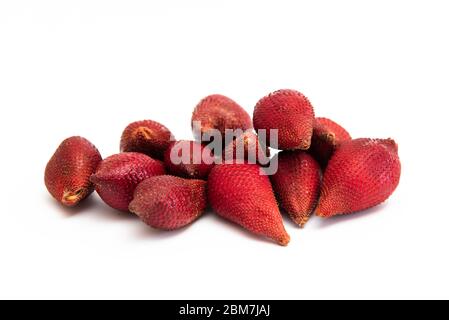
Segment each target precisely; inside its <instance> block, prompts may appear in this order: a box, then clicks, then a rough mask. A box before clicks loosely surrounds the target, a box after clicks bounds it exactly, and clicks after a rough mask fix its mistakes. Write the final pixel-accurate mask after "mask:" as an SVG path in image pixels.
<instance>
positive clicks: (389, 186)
mask: <svg viewBox="0 0 449 320" xmlns="http://www.w3.org/2000/svg"><path fill="white" fill-rule="evenodd" d="M400 177H401V162H400V160H399V156H398V146H397V144H396V142H395V141H394V140H392V139H356V140H351V141H347V142H344V143H343V144H342V145H341V146H340V148H338V149H337V151H335V154H334V155H333V157H332V158H331V160H330V161H329V164H328V166H327V169H326V172H325V173H324V178H323V186H322V190H321V198H320V200H319V203H318V208H317V215H318V216H321V217H325V218H327V217H332V216H335V215H340V214H349V213H353V212H358V211H362V210H365V209H368V208H371V207H374V206H376V205H379V204H381V203H382V202H384V201H386V200H387V199H388V198H389V197H390V196H391V194H392V193H393V192H394V191H395V190H396V188H397V186H398V184H399V180H400Z"/></svg>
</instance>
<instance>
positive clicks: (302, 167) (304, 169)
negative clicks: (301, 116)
mask: <svg viewBox="0 0 449 320" xmlns="http://www.w3.org/2000/svg"><path fill="white" fill-rule="evenodd" d="M276 160H277V161H278V171H277V172H276V174H274V175H273V176H271V182H272V184H273V188H274V191H275V192H276V195H277V198H278V200H279V203H280V205H281V207H282V208H283V209H284V210H285V211H286V212H287V213H288V214H289V215H290V217H291V218H292V220H293V221H294V222H295V223H296V224H298V225H299V226H300V227H301V228H302V227H304V225H305V224H306V223H307V221H309V219H310V217H311V215H312V214H313V210H314V209H315V207H316V205H317V202H318V197H319V196H320V185H321V169H320V166H319V164H318V162H316V161H315V159H313V157H312V156H311V155H309V154H307V153H306V152H304V151H282V152H280V153H279V154H278V155H276V156H275V158H274V159H273V160H272V161H276Z"/></svg>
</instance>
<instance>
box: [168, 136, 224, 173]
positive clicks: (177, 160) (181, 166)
mask: <svg viewBox="0 0 449 320" xmlns="http://www.w3.org/2000/svg"><path fill="white" fill-rule="evenodd" d="M164 163H165V166H166V167H167V169H168V172H170V173H171V174H173V175H175V176H179V177H183V178H187V179H203V180H205V179H207V176H208V175H209V172H210V170H212V168H213V167H214V164H215V158H214V155H213V153H212V150H210V149H209V148H208V147H206V146H204V145H202V144H201V143H199V142H196V141H187V140H181V141H178V142H174V143H172V144H171V145H170V147H169V148H168V149H167V151H166V152H165V157H164Z"/></svg>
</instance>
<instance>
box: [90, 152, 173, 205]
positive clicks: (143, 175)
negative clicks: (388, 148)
mask: <svg viewBox="0 0 449 320" xmlns="http://www.w3.org/2000/svg"><path fill="white" fill-rule="evenodd" d="M164 174H165V169H164V165H163V163H162V162H160V161H158V160H154V159H152V158H150V157H148V156H146V155H144V154H142V153H135V152H128V153H120V154H116V155H113V156H110V157H109V158H106V159H105V160H103V161H102V162H101V163H100V165H99V167H98V169H97V171H96V172H95V174H94V175H92V177H91V181H92V182H93V183H94V185H95V190H96V191H97V193H98V194H99V196H100V197H101V199H103V201H104V202H105V203H106V204H107V205H109V206H110V207H112V208H114V209H117V210H121V211H128V207H129V204H130V202H131V201H132V199H133V196H134V191H135V189H136V187H137V185H138V184H139V183H140V182H142V181H143V180H145V179H148V178H151V177H153V176H159V175H164Z"/></svg>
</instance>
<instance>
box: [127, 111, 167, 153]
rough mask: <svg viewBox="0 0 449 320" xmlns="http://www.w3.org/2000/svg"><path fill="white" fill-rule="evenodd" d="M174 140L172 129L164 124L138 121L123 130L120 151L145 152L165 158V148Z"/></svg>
mask: <svg viewBox="0 0 449 320" xmlns="http://www.w3.org/2000/svg"><path fill="white" fill-rule="evenodd" d="M174 140H175V138H174V137H173V135H172V133H171V132H170V130H168V129H167V128H166V127H165V126H163V125H162V124H160V123H158V122H156V121H152V120H143V121H137V122H133V123H131V124H130V125H129V126H128V127H127V128H126V129H125V131H123V134H122V138H121V141H120V151H121V152H138V153H143V154H146V155H147V156H150V157H152V158H154V159H158V160H163V158H164V152H165V150H167V148H168V147H169V146H170V143H171V141H174Z"/></svg>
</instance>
